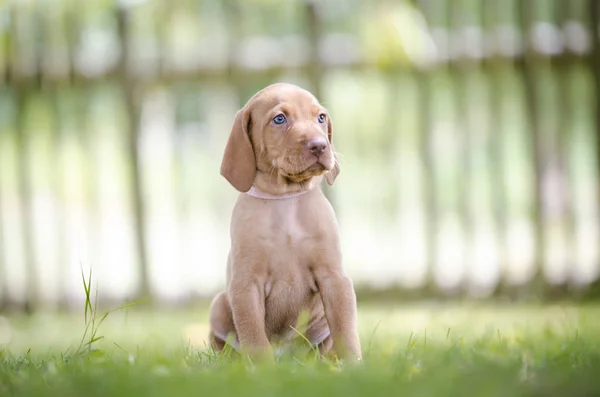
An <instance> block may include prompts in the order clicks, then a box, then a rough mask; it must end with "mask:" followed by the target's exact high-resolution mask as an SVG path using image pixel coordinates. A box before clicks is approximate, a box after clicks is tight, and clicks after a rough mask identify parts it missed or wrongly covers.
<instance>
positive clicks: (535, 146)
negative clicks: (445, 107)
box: [519, 1, 546, 293]
mask: <svg viewBox="0 0 600 397" xmlns="http://www.w3.org/2000/svg"><path fill="white" fill-rule="evenodd" d="M532 8H533V3H532V2H530V1H524V2H522V3H521V5H520V7H519V22H520V27H521V29H522V32H523V36H524V37H523V42H524V45H525V48H524V53H523V59H522V63H521V64H520V71H521V74H522V78H523V84H524V86H525V102H526V109H527V112H528V120H529V127H530V131H531V139H530V142H531V143H530V146H531V150H532V153H533V166H534V178H535V181H534V185H535V187H534V210H533V222H534V235H535V243H534V244H535V248H534V266H535V272H534V276H533V278H532V280H531V284H530V285H531V287H532V288H533V292H534V293H543V288H544V281H543V273H544V263H545V253H546V239H545V233H544V197H543V186H542V184H543V176H544V153H543V149H544V147H543V137H542V133H541V131H540V125H539V124H540V123H539V109H538V99H539V98H538V94H537V86H536V74H537V73H536V71H535V68H534V67H533V65H532V63H533V62H534V61H535V59H536V58H538V56H537V55H536V54H535V52H534V50H533V49H532V45H531V35H530V33H531V32H530V30H531V24H532V22H533V15H532V14H533V9H532Z"/></svg>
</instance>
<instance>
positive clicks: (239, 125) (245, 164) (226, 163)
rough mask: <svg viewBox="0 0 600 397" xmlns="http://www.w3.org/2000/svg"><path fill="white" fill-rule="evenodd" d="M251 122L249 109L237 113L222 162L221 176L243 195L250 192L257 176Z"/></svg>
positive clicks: (245, 108)
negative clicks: (251, 140) (250, 133)
mask: <svg viewBox="0 0 600 397" xmlns="http://www.w3.org/2000/svg"><path fill="white" fill-rule="evenodd" d="M250 122H251V120H250V110H249V109H248V108H247V107H244V108H242V109H241V110H239V111H238V112H237V114H236V115H235V120H234V122H233V126H232V127H231V133H230V134H229V139H228V140H227V145H226V146H225V153H224V154H223V161H222V162H221V175H223V176H224V177H225V179H227V180H228V181H229V183H231V185H232V186H233V187H234V188H236V189H237V190H238V191H240V192H243V193H245V192H247V191H248V190H250V188H251V187H252V184H253V183H254V177H255V176H256V159H255V158H254V150H253V149H252V143H251V142H250V136H249V135H248V134H249V132H250V131H249V128H250Z"/></svg>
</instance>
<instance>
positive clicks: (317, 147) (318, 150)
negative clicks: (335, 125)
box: [306, 138, 327, 157]
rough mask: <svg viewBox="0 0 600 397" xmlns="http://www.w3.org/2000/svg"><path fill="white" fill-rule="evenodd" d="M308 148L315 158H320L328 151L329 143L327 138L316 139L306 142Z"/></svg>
mask: <svg viewBox="0 0 600 397" xmlns="http://www.w3.org/2000/svg"><path fill="white" fill-rule="evenodd" d="M306 148H307V149H308V150H309V151H310V152H311V153H312V154H314V155H315V156H317V157H319V156H320V155H321V154H322V153H323V152H324V151H325V150H327V141H326V140H325V138H315V139H311V140H310V141H308V142H306Z"/></svg>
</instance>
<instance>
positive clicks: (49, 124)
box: [0, 0, 600, 312]
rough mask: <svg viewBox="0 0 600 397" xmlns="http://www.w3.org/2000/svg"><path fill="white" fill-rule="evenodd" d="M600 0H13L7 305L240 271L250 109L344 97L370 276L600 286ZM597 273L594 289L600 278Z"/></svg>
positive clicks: (1, 289) (0, 197) (338, 127)
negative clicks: (233, 266) (233, 149)
mask: <svg viewBox="0 0 600 397" xmlns="http://www.w3.org/2000/svg"><path fill="white" fill-rule="evenodd" d="M599 8H600V2H598V1H596V0H529V1H526V0H522V1H519V0H502V1H484V0H422V1H409V0H406V1H402V0H395V1H392V0H387V1H386V0H373V1H369V0H322V1H317V0H314V1H310V0H285V1H282V0H243V1H242V0H179V1H169V0H122V1H116V0H86V1H76V0H37V1H36V0H21V1H16V0H13V1H10V0H3V1H2V2H0V81H1V83H0V307H2V308H4V309H16V310H23V311H29V312H31V311H35V310H40V309H41V308H43V309H44V310H46V309H52V308H67V309H68V308H76V309H77V310H79V309H80V308H81V302H82V300H83V297H84V290H83V284H82V276H81V272H82V270H83V271H84V273H85V274H87V273H88V271H89V269H92V270H93V278H94V283H97V285H98V288H99V291H100V292H99V294H100V297H101V299H103V300H106V301H107V302H116V303H123V302H125V301H130V300H134V299H140V298H142V299H143V298H151V299H152V300H153V301H154V302H157V303H164V304H170V305H185V304H189V303H191V302H194V301H199V300H202V299H206V298H210V297H211V296H212V295H213V294H214V293H215V292H217V291H219V290H220V289H222V288H223V287H224V282H225V264H226V258H227V252H228V249H229V220H230V213H231V209H232V207H233V204H234V202H235V200H236V198H237V192H236V191H235V190H234V189H233V188H232V187H231V186H230V185H229V184H228V183H227V182H226V180H225V179H224V178H222V177H221V176H220V174H219V166H220V162H221V155H222V153H223V150H224V147H225V142H226V139H227V137H228V134H229V131H230V127H231V124H232V122H233V116H234V114H235V112H236V110H237V109H239V108H240V107H241V106H242V105H243V104H244V103H245V102H246V101H247V99H248V98H249V97H250V96H251V95H252V94H254V92H256V91H257V90H259V89H261V88H263V87H264V86H265V85H267V84H270V83H273V82H276V81H287V82H292V83H296V84H299V85H301V86H303V87H305V88H307V89H309V90H311V91H312V92H313V93H315V95H316V96H317V97H318V98H319V99H320V100H321V102H322V103H324V104H325V106H326V107H327V108H328V109H329V111H330V113H331V115H332V119H333V125H334V141H335V144H336V149H337V150H338V151H339V152H341V153H342V159H341V160H342V161H341V168H342V172H341V174H340V177H339V178H338V180H337V183H336V185H335V186H334V188H326V194H327V195H328V196H329V197H330V199H331V201H332V202H333V204H334V207H335V209H336V211H337V214H338V217H339V221H340V226H341V236H342V244H343V252H344V257H345V266H346V269H347V271H348V273H349V274H350V276H351V277H352V278H353V279H354V282H355V285H356V288H357V290H358V291H359V300H360V299H367V298H368V297H369V296H374V297H386V299H395V300H396V301H404V300H406V299H417V298H418V299H422V298H429V299H431V298H436V299H442V298H446V297H451V298H457V297H458V298H460V299H482V298H489V297H507V298H510V299H518V298H523V299H525V298H531V299H537V300H546V299H553V298H556V297H563V298H564V297H571V298H572V297H586V296H593V294H594V291H596V292H597V291H598V282H597V279H598V275H599V273H600V261H599V259H600V258H599V252H598V242H599V241H600V234H599V228H598V227H599V222H598V221H599V219H600V218H599V216H600V214H599V213H598V210H599V209H600V202H599V200H598V186H599V184H598V181H599V179H598V172H599V170H600V166H599V164H600V163H599V162H598V155H599V154H600V143H599V142H600V141H599V137H600V101H599V97H600V48H599V40H600V35H599V18H600V12H599ZM596 295H597V294H596Z"/></svg>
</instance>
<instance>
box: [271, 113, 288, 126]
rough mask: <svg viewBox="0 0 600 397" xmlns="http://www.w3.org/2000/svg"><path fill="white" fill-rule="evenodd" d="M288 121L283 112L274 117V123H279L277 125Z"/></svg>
mask: <svg viewBox="0 0 600 397" xmlns="http://www.w3.org/2000/svg"><path fill="white" fill-rule="evenodd" d="M285 122H286V118H285V116H284V115H283V114H278V115H277V116H275V117H274V118H273V123H275V124H277V125H281V124H283V123H285Z"/></svg>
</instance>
